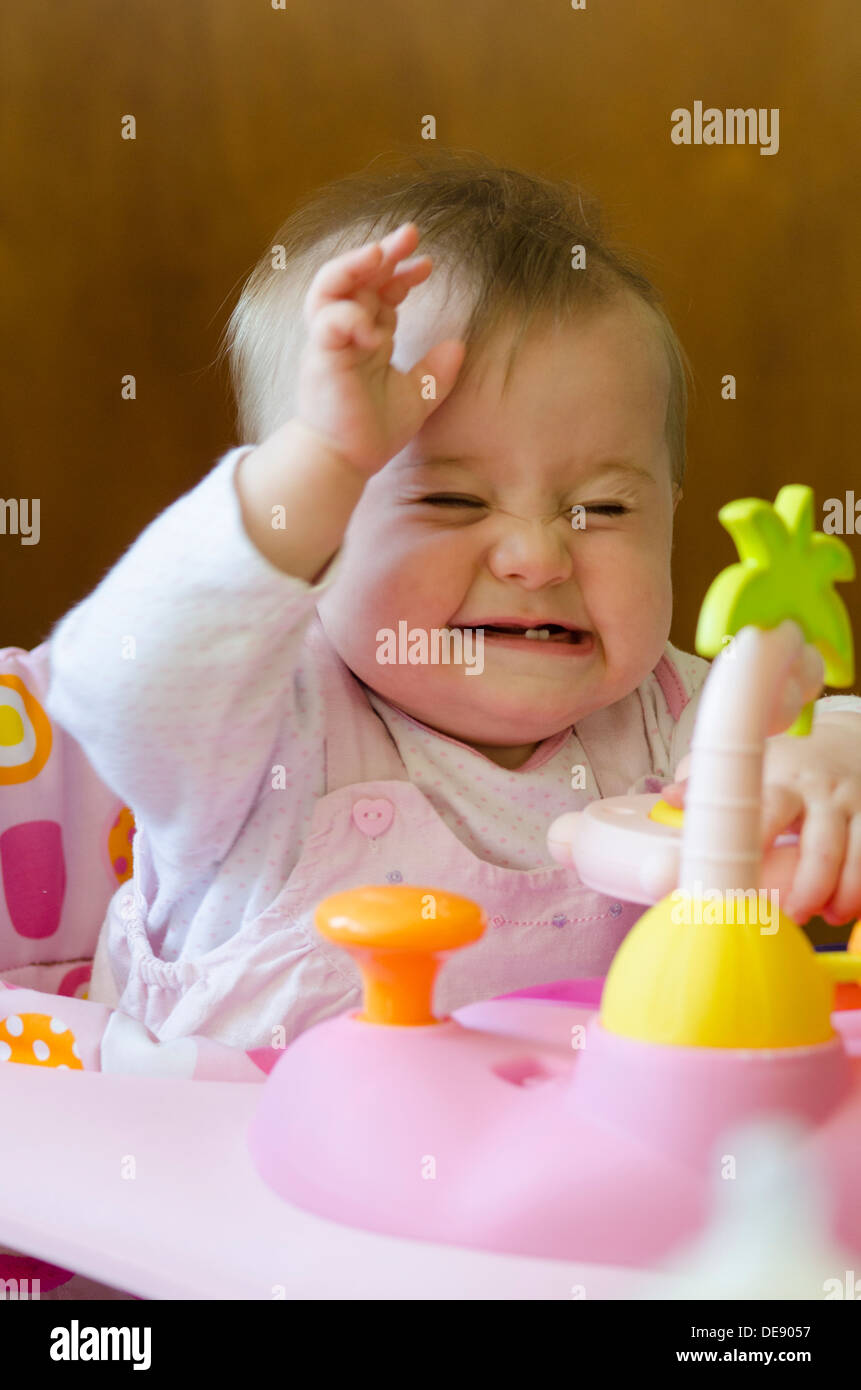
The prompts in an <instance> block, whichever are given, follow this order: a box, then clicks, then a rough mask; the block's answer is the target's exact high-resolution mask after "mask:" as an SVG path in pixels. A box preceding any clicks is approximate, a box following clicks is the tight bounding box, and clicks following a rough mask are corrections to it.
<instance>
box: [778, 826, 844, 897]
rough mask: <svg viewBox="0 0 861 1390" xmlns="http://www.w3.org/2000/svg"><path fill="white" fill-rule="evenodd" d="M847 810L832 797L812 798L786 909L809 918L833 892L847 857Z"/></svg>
mask: <svg viewBox="0 0 861 1390" xmlns="http://www.w3.org/2000/svg"><path fill="white" fill-rule="evenodd" d="M846 837H847V825H846V812H845V811H842V810H841V809H840V808H839V806H835V804H834V802H833V801H832V800H826V799H822V800H819V801H808V803H807V806H806V810H805V816H804V822H803V824H802V826H801V837H800V840H799V859H798V867H797V868H796V871H795V877H794V879H793V882H792V888H791V889H790V892H789V900H788V902H786V903H781V907H782V909H783V910H784V911H785V912H786V913H787V914H788V916H790V917H792V918H793V920H794V921H796V922H806V921H807V919H808V918H809V917H812V916H813V914H814V913H815V912H818V911H819V910H820V908H822V907H824V906H825V904H826V903H827V902H828V901H829V900H830V899H831V897H832V896H833V894H834V892H835V890H836V888H837V885H838V883H839V881H840V876H841V873H842V871H843V864H844V860H845V858H846Z"/></svg>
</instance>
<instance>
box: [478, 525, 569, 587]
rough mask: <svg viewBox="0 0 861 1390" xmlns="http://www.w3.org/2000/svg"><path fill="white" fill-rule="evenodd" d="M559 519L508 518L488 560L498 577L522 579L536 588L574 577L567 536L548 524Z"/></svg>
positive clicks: (501, 528)
mask: <svg viewBox="0 0 861 1390" xmlns="http://www.w3.org/2000/svg"><path fill="white" fill-rule="evenodd" d="M557 516H558V513H557ZM555 519H556V517H550V518H546V517H540V516H539V517H534V518H531V519H530V518H525V517H513V516H511V515H510V514H506V515H505V517H504V519H503V522H502V524H501V525H500V532H499V535H498V537H497V539H496V542H495V543H494V545H493V547H492V549H491V552H490V555H489V557H488V563H489V567H490V569H491V570H492V572H493V573H494V574H495V575H496V576H497V578H500V579H518V580H520V581H521V582H522V583H528V584H530V585H534V586H538V585H543V584H552V583H561V582H562V581H563V580H565V579H568V578H570V576H571V572H572V559H571V552H570V550H569V548H568V545H567V544H566V540H565V537H564V536H562V535H560V534H559V531H558V530H557V529H556V528H554V527H552V526H549V525H548V524H547V522H548V520H549V521H553V520H555Z"/></svg>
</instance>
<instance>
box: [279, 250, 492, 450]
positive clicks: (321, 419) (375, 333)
mask: <svg viewBox="0 0 861 1390" xmlns="http://www.w3.org/2000/svg"><path fill="white" fill-rule="evenodd" d="M418 239H419V231H418V228H417V227H416V225H415V223H413V222H405V223H404V224H403V226H401V227H398V228H397V229H396V231H394V232H391V233H390V234H389V235H388V236H387V237H384V238H383V240H382V241H375V242H371V243H370V244H369V245H367V246H361V247H359V248H358V249H356V250H353V251H347V252H345V253H344V254H343V255H340V256H336V257H334V259H332V260H331V261H327V262H326V264H325V265H324V266H322V267H321V268H320V270H318V272H317V274H316V275H315V276H314V279H313V281H312V283H311V287H310V289H309V291H308V294H307V296H306V298H305V304H304V317H305V323H306V325H307V331H308V338H307V343H306V344H305V347H304V349H303V352H302V356H301V360H300V363H299V373H298V387H297V402H296V415H297V417H298V419H299V420H301V421H302V423H304V424H305V425H308V426H310V427H311V428H312V429H314V430H316V431H317V432H318V434H320V435H321V436H323V437H324V439H325V440H326V442H327V443H328V445H329V447H330V448H332V449H334V450H335V452H336V453H337V454H339V455H340V456H341V457H342V458H343V459H344V460H346V461H347V462H348V463H349V464H350V465H351V466H352V467H354V468H355V469H356V470H357V471H358V472H359V473H361V474H363V475H365V476H368V477H370V475H371V474H373V473H376V472H377V471H378V470H379V469H380V468H382V467H383V465H384V464H385V463H387V462H388V460H389V459H390V458H392V457H393V456H394V455H395V454H397V453H399V452H400V450H401V449H403V448H404V447H405V446H406V445H407V444H408V443H409V441H410V439H412V437H413V435H415V434H416V433H417V432H418V430H419V429H420V428H421V426H422V425H423V424H424V421H425V419H426V418H427V417H428V416H429V415H430V414H431V413H432V411H433V410H435V409H436V407H437V406H438V405H440V404H441V402H442V401H443V400H445V398H446V396H447V395H448V394H449V392H450V391H451V389H452V387H453V386H454V383H455V380H456V378H457V374H458V372H459V370H460V366H461V363H462V361H463V356H464V351H465V349H464V345H463V343H462V342H461V341H460V340H458V339H452V338H449V339H445V340H444V341H443V342H440V343H437V344H436V345H435V346H434V347H433V348H431V350H430V352H428V353H427V354H426V355H425V357H423V358H422V360H421V361H420V362H417V363H416V365H415V366H414V367H413V368H412V369H411V370H410V371H409V372H399V371H397V370H396V369H395V368H394V367H392V365H391V355H392V345H393V342H394V333H395V327H396V324H397V314H396V306H397V305H398V304H400V303H401V302H402V300H403V299H404V298H405V297H406V295H407V294H409V291H410V289H412V287H413V286H414V285H418V284H420V283H421V281H423V280H426V279H427V277H428V275H429V274H430V272H431V268H432V262H431V258H430V256H417V257H415V258H414V259H413V260H407V261H403V258H404V257H405V256H408V255H409V254H410V252H411V251H413V250H414V249H415V247H416V245H417V244H418ZM401 261H403V264H402V265H400V268H399V262H401ZM428 375H429V376H432V377H433V378H434V390H433V392H429V391H424V392H423V390H422V379H423V378H424V377H426V376H428Z"/></svg>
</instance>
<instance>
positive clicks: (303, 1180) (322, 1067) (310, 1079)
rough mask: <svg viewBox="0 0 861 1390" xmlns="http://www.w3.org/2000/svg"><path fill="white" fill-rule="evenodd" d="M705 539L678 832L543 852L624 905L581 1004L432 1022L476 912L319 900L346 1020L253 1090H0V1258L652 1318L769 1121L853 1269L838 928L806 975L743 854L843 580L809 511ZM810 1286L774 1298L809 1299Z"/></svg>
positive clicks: (841, 627)
mask: <svg viewBox="0 0 861 1390" xmlns="http://www.w3.org/2000/svg"><path fill="white" fill-rule="evenodd" d="M721 519H722V520H723V521H724V522H725V524H726V525H727V527H728V528H729V529H730V530H732V532H733V534H734V536H735V538H736V540H737V543H738V546H739V552H740V556H741V561H740V563H739V564H737V565H733V566H731V567H730V568H729V569H728V570H725V571H724V572H723V573H722V574H721V575H719V576H718V578H717V580H716V581H715V583H714V584H713V585H712V588H711V590H710V591H709V594H708V595H707V598H706V601H705V603H704V605H703V610H702V613H701V615H700V625H699V629H698V633H697V647H698V650H700V651H701V652H703V654H705V655H715V654H716V653H718V652H719V653H720V655H719V656H718V659H717V660H716V661H715V663H714V666H713V668H712V671H711V673H710V675H709V678H708V681H707V684H706V686H705V689H704V691H703V694H702V698H701V704H700V707H699V711H698V718H697V723H696V728H695V732H694V739H693V746H692V754H691V764H690V779H689V782H688V790H687V796H686V809H685V811H684V813H681V812H678V811H676V812H674V811H673V810H672V808H669V807H667V806H666V805H665V804H664V803H661V802H660V801H659V799H658V798H656V797H654V796H649V797H634V798H613V799H611V800H605V801H600V802H596V803H593V804H592V805H591V806H589V807H588V808H587V810H586V811H585V812H583V813H580V814H577V815H567V816H563V817H561V819H560V820H558V821H556V822H555V824H554V825H553V826H551V828H550V834H549V843H550V846H551V851H552V853H553V855H554V857H556V858H557V859H559V860H560V861H561V862H563V863H571V864H572V866H573V867H574V868H575V869H576V871H577V872H578V874H579V875H580V877H581V878H582V879H583V880H584V881H585V882H586V883H587V884H588V885H589V886H590V887H593V888H595V889H597V890H599V891H604V892H608V893H612V894H613V895H614V896H623V897H628V898H629V899H631V900H633V901H636V902H641V903H653V904H654V906H652V907H650V908H649V910H648V911H646V912H645V914H644V915H643V916H642V917H641V918H640V920H639V921H638V922H637V923H636V925H635V926H634V927H633V929H632V930H631V932H630V933H629V934H628V936H627V937H626V938H625V940H624V942H623V944H622V946H621V948H620V949H619V951H618V953H617V955H616V958H615V960H614V962H613V965H612V967H611V970H610V973H609V975H608V977H607V980H606V982H605V983H604V986H603V992H602V991H601V982H600V981H585V982H584V981H580V982H576V981H575V982H567V983H561V982H560V983H557V984H556V985H555V986H554V987H548V989H547V990H545V991H543V992H542V993H543V994H544V996H545V997H535V996H536V995H537V994H538V993H539V992H538V991H534V990H532V991H525V992H524V994H523V995H521V996H508V997H507V998H505V999H500V1000H490V1001H486V1002H482V1003H477V1004H473V1005H470V1006H468V1007H467V1008H464V1009H460V1010H458V1011H457V1013H456V1014H455V1015H454V1016H453V1017H451V1018H446V1019H441V1020H440V1019H436V1018H435V1017H434V1015H433V1013H432V1011H431V997H432V989H433V983H434V978H435V975H436V972H437V970H438V968H439V966H440V964H441V962H442V961H443V960H444V959H445V958H446V956H447V954H448V953H450V952H452V951H455V950H459V949H468V948H469V946H470V944H471V943H473V942H475V941H476V940H477V939H478V938H479V936H480V935H481V933H482V932H483V930H484V927H485V921H484V917H483V913H482V910H481V908H480V906H479V905H477V904H475V903H472V902H470V901H469V900H467V899H465V898H462V897H458V896H455V895H453V894H449V893H446V892H444V891H442V890H440V889H437V888H435V887H424V886H413V885H399V886H394V887H392V886H366V887H359V888H356V889H354V890H352V891H349V892H344V893H339V894H337V895H336V896H334V897H331V898H328V899H326V901H325V902H323V903H321V904H320V906H319V909H318V912H317V925H318V928H319V930H320V932H321V933H322V934H323V935H325V936H327V937H328V938H329V939H330V940H332V941H334V942H336V943H337V944H338V945H340V946H342V947H343V948H344V949H345V950H346V951H349V952H350V953H351V954H352V956H353V957H354V958H355V960H356V962H357V964H358V966H359V968H360V970H361V972H362V976H363V980H364V986H365V997H364V1007H363V1009H362V1011H361V1012H358V1013H357V1012H350V1013H345V1014H342V1015H340V1016H339V1017H337V1018H334V1019H330V1020H328V1021H326V1022H323V1023H320V1024H318V1025H317V1026H315V1027H313V1028H311V1029H309V1030H308V1031H307V1032H305V1033H303V1034H302V1035H300V1036H299V1037H298V1038H297V1039H296V1040H295V1041H294V1042H293V1043H292V1044H291V1045H290V1046H289V1047H288V1048H287V1050H286V1051H285V1052H284V1053H283V1054H282V1055H281V1056H280V1057H279V1060H278V1061H277V1062H276V1064H275V1065H274V1067H272V1069H271V1071H270V1072H269V1073H268V1075H267V1076H265V1077H264V1074H263V1073H262V1072H260V1071H259V1070H257V1074H256V1075H255V1076H254V1078H253V1081H252V1078H251V1077H250V1076H249V1074H248V1073H247V1072H246V1071H244V1070H243V1068H244V1067H250V1066H252V1063H251V1062H249V1059H248V1058H247V1056H246V1055H245V1054H239V1055H238V1056H237V1057H236V1058H235V1059H234V1063H233V1065H234V1072H233V1075H235V1077H236V1079H235V1080H231V1081H218V1080H213V1081H210V1082H209V1084H208V1085H206V1086H199V1085H197V1084H196V1080H192V1079H188V1078H191V1077H194V1078H199V1077H205V1076H207V1075H212V1076H214V1075H218V1074H220V1075H225V1074H227V1072H226V1071H225V1069H224V1068H222V1070H221V1071H220V1073H219V1072H218V1070H217V1069H216V1068H215V1067H214V1064H212V1065H211V1066H210V1069H209V1070H208V1071H207V1069H206V1068H207V1066H208V1065H209V1063H207V1062H206V1060H205V1059H206V1058H207V1057H210V1056H212V1057H214V1056H215V1055H216V1053H217V1052H219V1049H218V1047H217V1045H216V1044H209V1051H207V1048H206V1040H200V1039H193V1040H192V1039H188V1040H185V1039H184V1040H180V1041H179V1042H178V1043H170V1044H161V1045H153V1048H152V1067H151V1070H152V1071H153V1072H154V1073H159V1074H153V1075H142V1076H130V1075H111V1074H110V1073H109V1072H106V1071H105V1070H102V1072H100V1073H97V1074H93V1075H88V1074H87V1073H88V1071H90V1070H95V1067H94V1068H91V1067H89V1066H87V1065H85V1064H84V1065H83V1069H81V1068H80V1067H78V1068H75V1066H74V1062H72V1063H71V1064H70V1068H69V1069H66V1070H63V1071H61V1070H59V1069H58V1068H57V1067H54V1069H53V1070H45V1069H44V1068H41V1067H33V1066H20V1067H19V1066H9V1067H0V1084H2V1085H4V1086H5V1092H4V1095H3V1104H4V1115H5V1117H6V1122H7V1123H6V1126H5V1131H6V1142H5V1145H4V1147H3V1149H2V1151H0V1238H2V1239H3V1240H5V1241H8V1243H9V1244H10V1245H11V1246H14V1247H15V1248H16V1249H18V1250H27V1251H28V1252H30V1253H32V1254H33V1255H35V1256H41V1257H42V1258H44V1259H51V1260H56V1261H58V1262H62V1263H63V1264H67V1265H69V1266H70V1267H72V1268H74V1269H77V1270H80V1271H82V1272H83V1273H85V1274H90V1275H92V1276H93V1277H95V1278H99V1279H103V1280H105V1281H108V1282H112V1283H115V1284H116V1285H117V1286H118V1287H121V1288H124V1289H129V1290H131V1291H133V1292H135V1293H139V1294H143V1295H145V1296H150V1297H187V1296H190V1297H194V1296H198V1297H199V1296H204V1297H228V1298H237V1297H251V1298H267V1297H272V1296H273V1290H279V1289H280V1290H282V1291H283V1295H284V1296H287V1297H291V1296H300V1297H314V1296H321V1297H365V1298H367V1297H398V1298H403V1297H410V1296H418V1297H466V1298H469V1297H480V1298H487V1297H507V1298H516V1297H524V1298H526V1297H532V1298H548V1297H549V1298H568V1297H571V1292H570V1290H571V1288H572V1286H577V1287H581V1286H585V1287H588V1291H589V1296H590V1297H601V1296H608V1295H609V1296H616V1297H624V1296H626V1295H637V1294H640V1295H642V1294H643V1293H644V1292H645V1293H646V1296H649V1295H650V1294H651V1296H661V1293H660V1290H661V1289H662V1288H664V1287H666V1288H669V1287H670V1286H669V1284H666V1285H665V1284H662V1283H661V1282H660V1281H661V1280H662V1279H665V1278H666V1277H667V1276H666V1271H667V1270H668V1269H670V1268H671V1267H672V1262H673V1261H674V1260H677V1259H678V1258H680V1257H682V1256H683V1255H684V1254H685V1252H686V1251H690V1249H692V1248H695V1242H696V1240H697V1239H698V1238H699V1237H700V1235H701V1233H702V1232H703V1231H704V1230H705V1229H706V1228H708V1227H709V1225H710V1223H711V1221H712V1217H713V1215H714V1211H715V1196H714V1193H715V1186H716V1184H715V1177H716V1176H717V1175H718V1157H719V1156H721V1154H723V1158H724V1159H725V1158H726V1156H727V1153H729V1154H730V1155H732V1154H733V1153H734V1152H735V1149H734V1147H733V1145H732V1143H731V1142H730V1139H729V1138H728V1136H732V1135H733V1134H734V1133H735V1132H736V1131H738V1130H739V1128H740V1127H743V1126H744V1125H745V1124H750V1123H751V1122H753V1121H762V1120H763V1119H768V1118H769V1117H772V1118H778V1119H779V1118H780V1117H783V1118H787V1117H788V1118H789V1119H791V1120H792V1121H794V1122H795V1126H796V1127H795V1128H794V1129H793V1130H792V1131H790V1137H789V1138H788V1139H787V1138H784V1140H783V1141H782V1142H783V1144H784V1151H786V1152H788V1151H789V1150H792V1155H791V1156H793V1155H794V1156H795V1157H799V1159H800V1161H801V1162H802V1171H803V1172H804V1173H807V1174H808V1178H807V1179H806V1180H807V1181H809V1182H811V1183H813V1184H814V1185H815V1187H816V1190H817V1193H818V1194H819V1196H820V1197H822V1199H823V1207H822V1211H823V1215H822V1229H821V1230H819V1231H818V1232H817V1233H815V1238H816V1239H817V1240H819V1242H820V1245H821V1246H822V1248H823V1249H827V1250H828V1251H830V1252H832V1253H833V1261H832V1262H833V1263H834V1270H833V1272H834V1274H835V1276H840V1275H841V1273H842V1269H843V1265H842V1264H841V1263H839V1261H842V1260H843V1259H844V1257H845V1259H846V1260H851V1259H854V1260H855V1261H856V1263H857V1261H858V1260H859V1259H861V1202H859V1200H858V1193H859V1176H858V1169H859V1158H861V1011H859V1010H856V1009H851V1008H844V1009H841V1010H839V1011H834V1009H833V1004H834V990H835V985H839V986H840V987H841V988H843V989H844V990H846V989H849V990H855V989H857V981H858V980H859V979H861V924H859V927H858V928H856V931H855V934H854V937H853V939H852V941H851V942H850V949H849V950H848V951H846V952H842V951H841V952H832V953H822V952H819V953H817V952H816V951H814V949H813V947H812V946H811V945H810V943H809V941H808V939H807V937H806V936H805V935H804V933H803V932H802V931H801V929H800V927H799V926H798V925H797V924H796V923H795V922H793V921H792V920H791V919H790V918H789V917H787V915H786V914H785V913H783V912H781V911H780V910H779V907H778V905H777V896H776V895H777V894H779V891H780V888H781V887H782V886H783V885H784V884H786V883H787V882H788V880H789V876H790V873H791V869H792V866H793V863H794V860H795V857H796V856H797V843H796V840H795V839H794V837H788V836H786V837H783V839H782V841H781V842H780V843H779V844H778V845H777V846H776V847H775V849H774V850H773V851H772V852H771V854H770V855H768V856H766V858H765V860H764V861H763V860H762V855H761V853H760V849H759V840H760V815H761V807H760V802H761V782H762V764H763V755H764V748H765V740H766V738H767V737H769V736H770V735H772V734H776V733H778V732H781V731H782V730H784V729H786V728H788V727H789V726H790V725H791V726H792V732H793V733H796V734H798V736H801V737H803V736H804V734H805V733H806V732H807V731H808V730H809V727H810V715H811V702H812V701H813V700H814V699H815V698H816V696H817V694H818V693H819V691H820V689H821V687H822V683H823V663H822V660H821V659H820V658H821V657H824V662H825V666H824V675H825V677H826V679H827V680H828V681H829V683H831V684H836V685H847V684H850V683H851V681H852V679H853V668H852V642H851V633H850V630H849V624H848V619H847V618H846V614H845V610H844V609H843V605H842V603H841V602H840V600H839V599H838V598H837V596H836V595H835V594H834V592H833V590H832V588H831V585H832V583H833V581H834V580H835V579H849V578H851V577H852V575H853V570H852V562H851V556H850V555H849V551H848V550H847V548H846V546H845V545H844V544H843V543H842V542H841V541H839V540H837V539H836V538H834V537H830V536H823V535H820V534H819V533H815V532H813V529H812V495H811V493H810V490H809V489H808V488H803V487H800V486H792V487H786V488H783V489H782V491H781V492H780V494H779V495H778V498H777V500H776V503H775V504H774V506H773V507H772V506H770V505H769V504H768V503H765V502H761V501H758V500H746V501H743V502H736V503H732V504H730V506H728V507H726V508H724V509H723V510H722V512H721ZM729 638H732V640H731V641H730V643H729V646H726V642H727V639H729ZM724 647H726V649H725V650H722V648H724ZM814 649H817V650H818V654H817V650H814ZM856 950H857V953H856ZM847 997H848V996H847ZM599 998H600V1010H599ZM2 999H4V995H3V994H2V992H0V1000H2ZM63 1002H64V1004H65V1003H66V1002H68V1003H70V1004H75V1005H77V1007H78V1008H79V1009H87V1008H89V1009H100V1008H102V1006H100V1005H95V1004H85V1003H81V1001H80V1000H70V1001H63ZM5 1013H6V1015H7V1023H8V1019H9V1017H12V1016H13V1015H12V1014H11V1010H10V1009H7V1010H6V1011H5ZM41 1016H42V1015H40V1017H41ZM14 1017H17V1018H18V1022H19V1023H21V1027H22V1029H26V1028H28V1027H32V1026H34V1025H32V1023H31V1022H30V1020H32V1019H33V1018H35V1017H36V1014H34V1013H31V1012H26V1013H23V1012H22V1014H21V1015H20V1016H18V1015H14ZM44 1017H46V1018H47V1011H46V1012H45V1015H44ZM22 1019H23V1022H22ZM15 1026H16V1027H17V1024H16V1025H15ZM45 1026H46V1027H50V1026H51V1025H50V1020H49V1021H48V1023H46V1025H45ZM137 1026H138V1025H135V1024H133V1023H132V1022H131V1021H130V1020H126V1022H125V1024H122V1023H120V1024H117V1023H116V1022H112V1023H111V1024H110V1025H109V1027H108V1028H107V1029H106V1033H105V1036H106V1037H107V1034H108V1033H109V1032H110V1031H111V1028H113V1030H114V1037H116V1036H117V1031H118V1029H119V1031H120V1032H121V1031H122V1028H123V1027H126V1028H131V1029H134V1028H135V1027H137ZM66 1031H69V1030H68V1029H67V1030H66ZM183 1048H185V1049H186V1051H185V1052H183ZM189 1048H190V1049H191V1050H192V1052H193V1053H194V1059H193V1060H187V1061H186V1063H184V1062H183V1058H186V1059H188V1058H190V1057H191V1053H189V1052H188V1049H189ZM202 1058H203V1059H204V1060H203V1061H202V1060H201V1059H202ZM12 1060H19V1059H18V1058H13V1059H12ZM20 1060H26V1059H25V1058H24V1057H21V1058H20ZM95 1065H96V1067H97V1066H98V1062H96V1064H95ZM184 1065H185V1066H186V1069H185V1070H183V1066H184ZM189 1068H190V1070H189ZM138 1070H146V1068H145V1067H144V1066H140V1067H138ZM183 1077H185V1078H186V1079H183ZM260 1081H263V1082H264V1084H263V1085H262V1086H261V1085H259V1084H254V1082H258V1083H259V1082H260ZM12 1136H14V1139H13V1138H12ZM728 1144H729V1148H728V1149H727V1145H728ZM787 1145H788V1146H789V1150H788V1149H787ZM742 1148H743V1145H742ZM124 1161H128V1162H130V1163H131V1164H132V1166H133V1168H134V1172H135V1176H134V1180H133V1181H126V1182H123V1181H119V1180H118V1177H117V1172H118V1170H119V1166H120V1165H121V1163H122V1162H124ZM802 1201H803V1193H802ZM790 1215H791V1214H790ZM752 1219H753V1218H752ZM692 1243H694V1244H693V1245H692ZM817 1250H818V1247H817ZM818 1253H821V1251H819V1250H818ZM778 1255H779V1252H778V1251H777V1249H776V1247H775V1250H774V1252H773V1257H774V1261H775V1262H777V1261H778ZM515 1257H519V1258H515ZM524 1257H530V1258H524ZM668 1261H669V1263H668ZM820 1263H821V1262H820ZM820 1263H817V1262H816V1261H813V1262H812V1263H811V1271H816V1277H817V1278H818V1279H819V1284H818V1285H817V1286H816V1287H814V1286H813V1285H811V1287H810V1288H809V1289H805V1290H804V1291H803V1292H802V1293H801V1294H800V1296H806V1297H817V1296H819V1297H821V1296H822V1289H821V1278H820V1275H819V1271H820ZM826 1267H827V1268H830V1266H828V1265H827V1262H826ZM661 1271H664V1273H662V1272H661ZM812 1277H813V1274H812V1273H811V1278H812ZM650 1281H651V1282H650ZM690 1291H692V1292H693V1291H695V1285H691V1289H690ZM768 1292H769V1293H771V1294H772V1296H773V1294H774V1289H773V1288H771V1289H769V1290H768ZM276 1296H277V1295H276Z"/></svg>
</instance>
